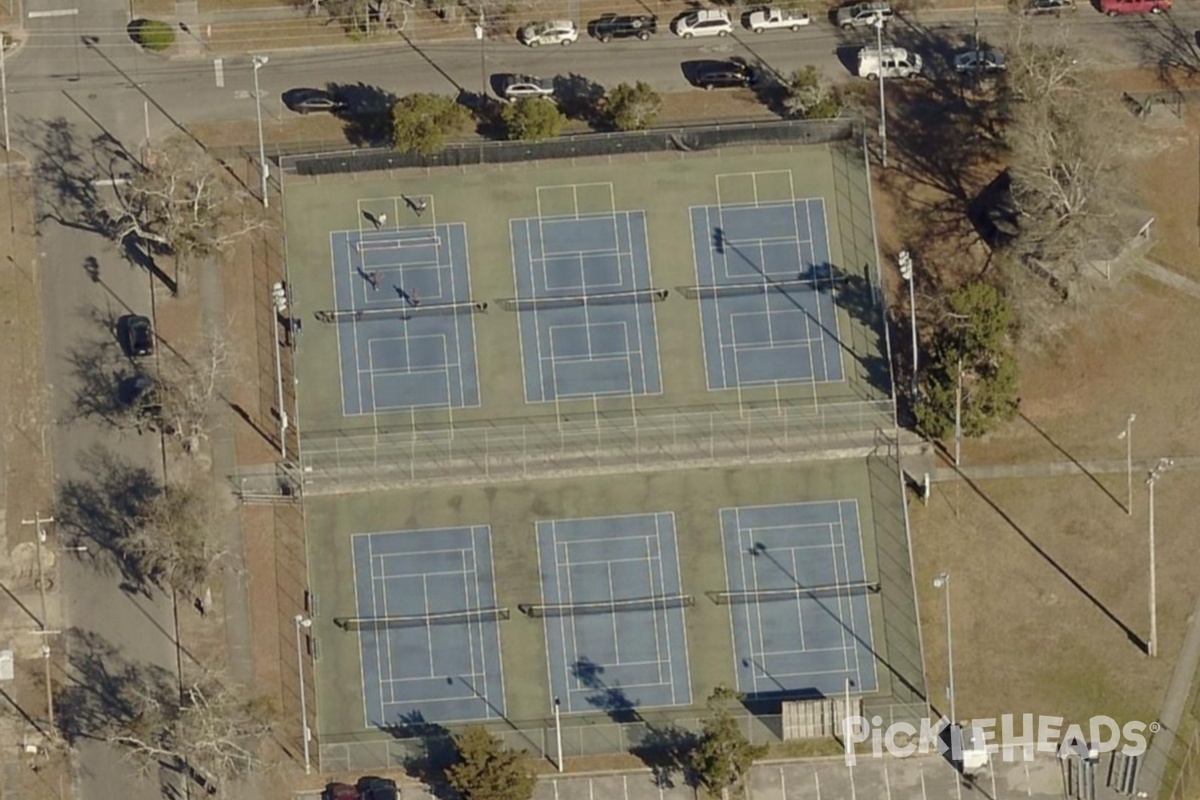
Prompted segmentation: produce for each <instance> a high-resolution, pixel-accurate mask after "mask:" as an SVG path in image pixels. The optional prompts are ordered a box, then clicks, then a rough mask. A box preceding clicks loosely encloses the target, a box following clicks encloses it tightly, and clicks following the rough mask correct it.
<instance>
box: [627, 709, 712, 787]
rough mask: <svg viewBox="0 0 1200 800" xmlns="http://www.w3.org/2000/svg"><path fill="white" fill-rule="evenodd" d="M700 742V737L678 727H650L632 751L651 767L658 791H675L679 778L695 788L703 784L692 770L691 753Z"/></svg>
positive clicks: (634, 744)
mask: <svg viewBox="0 0 1200 800" xmlns="http://www.w3.org/2000/svg"><path fill="white" fill-rule="evenodd" d="M699 743H700V737H698V736H697V735H696V734H694V733H692V732H691V731H687V730H684V729H683V728H680V727H678V726H676V725H668V726H666V727H662V728H656V727H654V726H652V725H647V726H646V731H645V733H644V734H643V735H642V737H641V738H640V739H638V740H637V741H636V742H634V743H633V745H632V746H631V747H630V748H629V752H630V753H631V754H632V755H633V756H635V757H637V758H638V759H640V760H641V762H642V763H643V764H645V765H646V767H647V768H649V770H650V775H651V780H652V781H653V783H654V785H655V786H656V787H658V788H659V789H673V788H675V785H676V784H675V776H676V775H679V776H680V777H681V778H682V779H683V783H684V784H685V785H686V786H688V787H690V788H692V789H695V788H697V787H698V786H699V785H700V784H699V781H698V780H697V779H696V776H695V774H694V773H693V771H692V769H691V754H692V751H693V750H695V749H696V745H698V744H699Z"/></svg>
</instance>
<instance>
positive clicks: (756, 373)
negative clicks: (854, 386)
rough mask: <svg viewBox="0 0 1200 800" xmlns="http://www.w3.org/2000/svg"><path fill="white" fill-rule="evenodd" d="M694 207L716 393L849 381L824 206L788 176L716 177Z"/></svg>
mask: <svg viewBox="0 0 1200 800" xmlns="http://www.w3.org/2000/svg"><path fill="white" fill-rule="evenodd" d="M716 183H717V198H718V200H717V204H716V205H704V206H692V207H691V209H690V213H691V226H692V247H693V251H694V253H695V268H696V286H694V287H688V289H686V290H685V294H687V295H688V296H690V297H692V298H693V299H696V300H698V301H699V303H700V318H701V337H702V339H703V343H704V359H705V372H706V375H707V379H708V388H709V389H710V390H719V389H737V388H743V387H749V386H762V385H770V384H776V385H778V384H785V383H797V382H805V383H807V382H812V383H814V384H815V383H827V382H832V381H840V380H842V363H841V357H842V356H841V353H842V349H843V348H842V346H841V344H840V342H839V333H838V319H837V309H836V306H835V302H834V288H835V285H836V281H835V276H834V272H833V268H832V266H831V260H830V251H829V234H828V231H827V229H826V219H825V201H824V200H823V199H822V198H820V197H817V198H809V199H802V198H801V199H797V198H795V197H794V191H795V190H794V188H793V185H792V173H791V171H790V170H783V171H774V172H752V173H737V174H722V175H717V176H716Z"/></svg>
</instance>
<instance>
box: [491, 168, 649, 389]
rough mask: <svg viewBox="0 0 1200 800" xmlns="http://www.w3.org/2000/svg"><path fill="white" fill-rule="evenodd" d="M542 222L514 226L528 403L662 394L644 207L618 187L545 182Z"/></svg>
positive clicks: (540, 193)
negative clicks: (627, 207) (621, 207)
mask: <svg viewBox="0 0 1200 800" xmlns="http://www.w3.org/2000/svg"><path fill="white" fill-rule="evenodd" d="M536 191H537V208H538V216H537V217H526V218H518V219H512V220H510V221H509V225H510V230H511V238H512V259H513V277H514V282H515V286H516V297H514V298H511V299H508V300H502V301H500V303H499V305H500V306H501V307H503V308H505V309H507V310H511V311H517V312H519V313H520V326H519V331H520V337H521V363H522V367H523V369H524V374H525V400H526V402H529V403H539V402H554V401H557V400H563V399H570V398H586V397H599V396H604V395H621V396H631V395H648V394H661V393H662V368H661V366H660V364H659V357H658V335H657V331H656V329H655V315H654V305H653V304H654V302H655V301H657V300H662V299H665V298H666V293H664V292H655V291H654V290H653V287H652V286H651V278H650V252H649V245H648V244H647V238H646V214H645V212H644V211H618V210H617V208H616V201H615V199H614V197H613V187H612V184H611V183H596V184H582V185H579V184H569V185H565V186H539V187H537V189H536Z"/></svg>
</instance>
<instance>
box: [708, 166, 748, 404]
mask: <svg viewBox="0 0 1200 800" xmlns="http://www.w3.org/2000/svg"><path fill="white" fill-rule="evenodd" d="M717 189H718V193H717V225H719V226H720V230H721V237H722V246H721V251H722V252H720V253H718V252H717V250H716V248H715V247H713V241H712V239H713V231H714V228H713V224H712V206H706V207H705V209H704V229H705V233H706V234H708V252H709V257H708V263H709V266H710V270H709V271H710V272H711V273H712V274H711V277H710V279H709V281H708V284H709V285H715V284H716V282H717V256H718V255H720V256H721V258H722V260H723V262H724V267H723V269H722V272H724V274H725V277H729V259H728V258H727V256H726V254H725V252H724V250H725V247H724V236H725V220H724V218H723V217H722V216H721V198H720V184H719V183H718V185H717ZM698 283H700V284H702V285H703V284H704V283H705V282H704V281H698ZM712 310H713V318H714V319H715V321H716V327H717V343H718V344H720V343H721V342H723V341H725V329H724V326H723V325H722V323H721V303H720V301H719V299H718V298H715V297H714V298H713V301H712ZM721 388H722V389H733V388H738V387H735V386H730V385H729V371H728V370H727V369H726V368H725V362H724V361H722V362H721ZM741 399H742V398H741V392H740V389H739V392H738V405H739V407H740V405H741Z"/></svg>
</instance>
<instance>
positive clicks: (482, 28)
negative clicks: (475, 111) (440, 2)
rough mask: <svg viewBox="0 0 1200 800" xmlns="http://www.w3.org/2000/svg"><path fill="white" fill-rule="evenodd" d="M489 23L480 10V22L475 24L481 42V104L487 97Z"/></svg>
mask: <svg viewBox="0 0 1200 800" xmlns="http://www.w3.org/2000/svg"><path fill="white" fill-rule="evenodd" d="M486 37H487V23H486V22H485V20H484V18H483V9H482V8H480V9H479V22H477V23H475V38H476V39H478V40H479V91H480V92H482V94H481V95H480V96H479V101H480V103H482V102H483V100H484V98H486V97H487V89H488V85H487V51H486V46H487V42H486V41H485V39H486Z"/></svg>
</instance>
